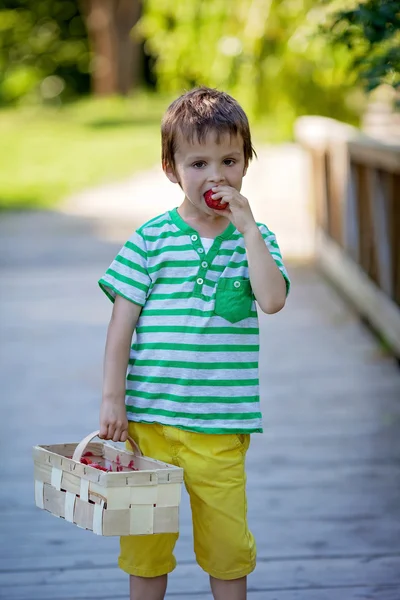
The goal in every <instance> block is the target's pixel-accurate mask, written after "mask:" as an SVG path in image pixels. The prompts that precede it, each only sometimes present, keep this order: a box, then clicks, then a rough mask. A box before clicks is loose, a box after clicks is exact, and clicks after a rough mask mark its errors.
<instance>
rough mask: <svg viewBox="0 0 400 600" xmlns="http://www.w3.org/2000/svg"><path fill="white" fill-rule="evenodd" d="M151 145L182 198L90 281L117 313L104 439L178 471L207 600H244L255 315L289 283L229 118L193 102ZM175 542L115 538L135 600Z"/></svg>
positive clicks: (177, 109)
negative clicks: (247, 187) (255, 207)
mask: <svg viewBox="0 0 400 600" xmlns="http://www.w3.org/2000/svg"><path fill="white" fill-rule="evenodd" d="M161 133H162V166H163V169H164V172H165V174H166V175H167V177H168V178H169V179H170V181H172V182H173V183H177V184H179V185H180V187H181V188H182V191H183V193H184V194H185V197H184V200H183V202H182V204H181V206H180V207H179V208H177V209H174V210H172V211H169V212H167V213H165V214H163V215H161V216H158V217H156V218H154V219H152V220H151V221H149V222H148V223H146V224H145V225H143V226H142V227H140V228H139V229H138V230H137V231H136V232H135V233H134V234H133V236H132V237H131V239H130V240H129V241H128V242H127V243H126V244H125V246H124V247H123V248H122V250H121V251H120V253H119V254H118V256H117V257H116V259H115V260H114V262H113V263H112V265H111V266H110V268H109V269H108V270H107V272H106V274H105V275H104V277H102V278H101V279H100V281H99V284H100V286H101V288H102V289H103V290H104V292H105V293H106V294H107V295H108V297H109V298H110V299H111V300H112V301H114V308H113V313H112V317H111V321H110V325H109V329H108V335H107V342H106V350H105V360H104V383H103V400H102V405H101V411H100V436H101V437H102V438H104V439H112V440H114V441H125V440H126V439H127V435H128V433H129V435H130V436H131V437H132V438H134V439H135V441H137V442H138V444H139V447H140V448H141V450H142V452H143V453H144V454H145V455H148V456H152V457H153V458H155V459H159V460H162V461H165V462H168V463H172V464H175V465H177V466H180V467H182V468H183V469H184V477H185V485H186V488H187V490H188V492H189V495H190V502H191V508H192V517H193V533H194V546H195V552H196V558H197V562H198V563H199V565H200V566H201V567H202V568H203V569H204V570H205V571H206V572H207V573H208V574H209V575H210V582H211V589H212V593H213V596H214V598H215V600H245V598H246V577H247V575H248V574H249V573H251V572H252V571H253V569H254V568H255V561H256V548H255V543H254V538H253V536H252V534H251V533H250V531H249V529H248V526H247V518H246V510H247V506H246V495H245V469H244V462H245V455H246V451H247V449H248V447H249V442H250V434H251V433H254V432H261V431H262V426H261V414H260V407H259V396H258V348H259V346H258V320H257V311H256V307H255V301H257V303H258V305H259V307H260V308H261V310H262V311H263V312H265V313H269V314H271V313H275V312H277V311H279V310H281V308H282V307H283V306H284V304H285V299H286V295H287V292H288V290H289V285H290V283H289V279H288V276H287V273H286V270H285V267H284V266H283V263H282V259H281V255H280V251H279V248H278V245H277V243H276V240H275V236H274V234H273V233H271V232H270V231H269V230H268V229H267V227H266V226H265V225H261V224H256V222H255V220H254V217H253V214H252V212H251V209H250V206H249V203H248V201H247V199H246V198H244V197H243V196H242V195H241V194H240V189H241V185H242V178H243V176H244V175H245V174H246V171H247V167H248V164H249V162H250V160H251V159H252V157H253V154H254V150H253V147H252V144H251V137H250V130H249V124H248V120H247V117H246V115H245V113H244V111H243V109H242V108H241V107H240V106H239V104H238V103H237V102H236V101H235V100H234V99H233V98H231V97H230V96H228V95H227V94H225V93H222V92H219V91H217V90H213V89H208V88H204V87H203V88H198V89H195V90H192V91H190V92H188V93H186V94H184V95H183V96H181V97H180V98H178V99H177V100H176V101H175V102H173V103H172V104H171V106H170V107H169V108H168V110H167V112H166V114H165V116H164V119H163V122H162V131H161ZM210 190H211V191H210ZM148 201H149V202H151V198H149V199H148ZM135 329H136V340H135V343H134V344H133V345H132V347H131V343H132V335H133V332H134V330H135ZM128 361H129V364H128ZM126 373H127V375H126ZM177 537H178V536H177V535H175V534H161V535H149V536H127V537H123V538H121V554H120V558H119V566H120V567H121V568H122V569H123V570H124V571H126V572H127V573H129V574H130V576H131V577H130V598H131V600H162V599H163V598H164V595H165V591H166V587H167V574H168V573H170V572H171V571H172V570H173V569H174V567H175V564H176V563H175V559H174V556H173V549H174V546H175V542H176V540H177Z"/></svg>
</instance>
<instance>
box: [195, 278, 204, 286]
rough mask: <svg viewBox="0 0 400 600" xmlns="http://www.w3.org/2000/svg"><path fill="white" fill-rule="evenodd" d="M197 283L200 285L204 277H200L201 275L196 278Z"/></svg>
mask: <svg viewBox="0 0 400 600" xmlns="http://www.w3.org/2000/svg"><path fill="white" fill-rule="evenodd" d="M197 283H198V284H199V285H202V284H203V283H204V279H202V278H201V277H199V278H198V280H197Z"/></svg>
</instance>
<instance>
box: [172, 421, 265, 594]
mask: <svg viewBox="0 0 400 600" xmlns="http://www.w3.org/2000/svg"><path fill="white" fill-rule="evenodd" d="M185 434H186V438H187V439H186V440H185V442H184V447H183V448H182V449H181V451H180V452H179V460H180V466H182V467H183V468H184V470H185V483H186V487H187V489H188V492H189V495H190V503H191V507H192V517H193V533H194V546H195V553H196V558H197V562H198V563H199V565H200V566H201V568H202V569H203V570H204V571H206V573H208V574H209V575H210V576H211V585H212V591H213V594H214V598H215V599H216V600H225V598H227V599H229V600H245V598H246V577H247V575H249V574H250V573H251V572H252V571H253V570H254V568H255V564H256V547H255V542H254V538H253V536H252V534H251V533H250V531H249V529H248V525H247V501H246V489H245V488H246V474H245V455H246V451H247V448H248V445H249V442H250V438H249V436H247V435H236V434H220V435H213V434H196V433H190V432H185Z"/></svg>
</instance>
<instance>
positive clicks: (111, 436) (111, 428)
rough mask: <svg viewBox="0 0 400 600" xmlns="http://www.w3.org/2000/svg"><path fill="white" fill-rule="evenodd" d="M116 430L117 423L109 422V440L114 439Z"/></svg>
mask: <svg viewBox="0 0 400 600" xmlns="http://www.w3.org/2000/svg"><path fill="white" fill-rule="evenodd" d="M114 431H115V425H113V424H111V423H110V424H109V426H108V429H107V437H106V439H107V440H112V439H113V436H114Z"/></svg>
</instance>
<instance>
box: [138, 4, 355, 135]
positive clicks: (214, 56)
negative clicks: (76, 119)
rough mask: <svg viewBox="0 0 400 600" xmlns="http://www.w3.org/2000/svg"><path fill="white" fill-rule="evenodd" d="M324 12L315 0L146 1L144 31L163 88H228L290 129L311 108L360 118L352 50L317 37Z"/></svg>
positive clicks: (252, 109) (255, 112) (251, 109)
mask: <svg viewBox="0 0 400 600" xmlns="http://www.w3.org/2000/svg"><path fill="white" fill-rule="evenodd" d="M324 16H325V8H324V7H323V6H322V7H320V6H319V5H318V4H316V3H315V1H314V0H235V1H234V2H226V0H191V1H189V0H174V2H169V0H145V1H144V15H143V18H142V19H141V21H140V23H139V26H138V30H139V31H140V32H141V34H142V36H143V37H144V39H145V40H146V41H145V48H146V51H147V52H148V53H150V54H151V55H152V56H153V57H154V58H155V61H156V67H155V68H156V73H157V78H158V87H159V89H161V90H166V91H168V92H173V93H181V92H182V90H185V89H188V88H191V87H192V86H194V85H199V84H204V85H209V86H213V87H218V88H221V89H225V90H228V91H230V92H231V93H232V94H233V95H234V96H235V97H236V98H238V100H239V101H240V102H241V103H242V104H243V106H244V107H245V109H246V110H247V112H248V113H249V115H250V116H251V117H254V118H261V117H265V118H270V121H271V122H276V121H278V122H279V124H280V127H281V132H280V134H282V133H283V135H284V136H287V135H290V132H291V129H292V124H293V121H294V119H295V118H296V117H297V116H298V115H301V114H305V113H310V112H311V113H318V114H324V115H329V116H332V117H336V118H341V119H343V120H349V121H351V122H354V121H355V120H356V113H357V110H353V109H352V108H351V107H350V106H349V105H348V104H347V103H346V98H347V96H348V94H349V92H350V91H352V90H353V89H354V78H351V77H349V76H348V72H347V68H348V65H349V60H350V59H349V55H348V53H347V52H346V51H345V50H343V49H342V48H340V47H331V46H329V44H328V42H327V41H326V40H325V38H324V37H323V36H320V37H315V36H312V33H313V32H314V31H315V29H316V28H317V24H318V22H320V20H321V19H323V18H324Z"/></svg>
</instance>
